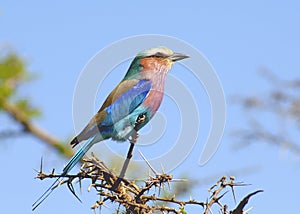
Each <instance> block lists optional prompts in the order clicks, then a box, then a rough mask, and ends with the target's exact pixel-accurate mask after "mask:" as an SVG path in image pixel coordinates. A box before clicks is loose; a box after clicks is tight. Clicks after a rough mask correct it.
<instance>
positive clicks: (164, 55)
mask: <svg viewBox="0 0 300 214" xmlns="http://www.w3.org/2000/svg"><path fill="white" fill-rule="evenodd" d="M152 56H154V57H161V58H165V57H167V55H166V54H163V53H161V52H157V53H155V54H153V55H152Z"/></svg>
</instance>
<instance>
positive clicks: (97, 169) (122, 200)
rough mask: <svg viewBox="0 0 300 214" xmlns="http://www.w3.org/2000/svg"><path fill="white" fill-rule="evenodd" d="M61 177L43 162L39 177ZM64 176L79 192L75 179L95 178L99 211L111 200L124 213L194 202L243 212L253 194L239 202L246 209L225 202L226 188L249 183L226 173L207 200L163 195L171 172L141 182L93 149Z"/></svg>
mask: <svg viewBox="0 0 300 214" xmlns="http://www.w3.org/2000/svg"><path fill="white" fill-rule="evenodd" d="M57 177H60V174H54V171H52V173H50V174H45V173H43V172H42V166H41V169H40V171H39V174H38V176H37V178H39V179H41V180H43V179H45V178H57ZM64 178H65V179H64V180H63V181H62V182H60V184H59V185H61V184H64V183H67V185H68V188H69V189H70V191H71V192H72V193H73V194H75V190H74V188H73V181H74V180H75V179H78V180H79V183H80V186H81V181H82V180H83V179H90V180H91V184H90V185H89V187H88V191H90V190H91V189H92V188H94V189H95V190H96V191H97V193H98V194H99V196H100V197H99V200H97V201H96V202H95V204H94V205H92V206H91V208H92V209H93V210H95V211H96V209H98V208H101V207H102V206H106V205H107V204H108V203H109V202H111V203H114V204H117V205H118V206H119V209H118V210H117V213H124V210H125V213H133V214H140V213H154V212H157V211H159V212H165V213H176V214H179V213H186V211H185V208H186V206H187V205H194V206H200V207H202V208H204V214H208V213H212V207H213V206H214V205H218V206H220V210H221V212H222V213H223V214H229V213H234V214H238V213H241V214H242V212H243V208H244V206H245V205H246V203H247V202H246V203H245V201H248V200H249V198H250V197H251V196H252V195H250V196H247V197H248V198H247V199H244V200H242V201H241V202H240V204H239V205H238V206H237V208H239V210H241V211H242V212H237V208H236V209H234V210H232V211H229V210H228V206H227V205H226V204H222V202H221V199H222V198H223V196H224V195H225V194H226V193H227V192H225V193H224V191H223V190H226V189H228V188H230V189H231V191H232V193H233V195H234V187H237V186H245V185H247V184H243V183H239V182H234V177H230V178H229V180H228V179H227V177H226V176H223V177H222V178H221V179H219V180H218V181H217V182H216V184H215V185H213V186H212V187H211V188H210V189H209V193H210V197H209V198H208V199H207V200H206V202H202V201H197V200H195V199H192V198H191V199H189V200H178V199H176V197H175V196H172V197H162V196H160V190H161V188H165V186H169V185H170V183H171V182H173V181H176V179H173V176H172V175H171V174H166V173H164V172H163V173H158V172H156V171H155V174H154V175H153V176H151V175H149V176H148V178H147V179H146V180H144V182H143V183H142V184H138V183H136V181H135V180H129V179H127V178H125V177H122V178H121V177H119V176H117V175H116V174H115V173H114V172H113V171H112V170H110V169H109V168H108V167H107V166H106V165H105V163H104V162H103V161H101V160H99V159H98V158H97V157H95V156H94V154H93V153H92V156H91V157H90V158H87V159H84V161H83V165H82V167H81V169H80V171H79V173H78V174H76V175H66V176H64ZM118 180H119V181H120V182H119V185H117V187H116V185H115V183H116V182H117V181H118ZM59 185H58V186H59ZM55 188H56V187H55ZM157 190H158V191H157ZM255 194H256V193H255ZM75 195H76V194H75ZM234 197H235V196H234ZM159 202H161V203H159ZM122 210H123V211H122Z"/></svg>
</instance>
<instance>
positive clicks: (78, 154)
mask: <svg viewBox="0 0 300 214" xmlns="http://www.w3.org/2000/svg"><path fill="white" fill-rule="evenodd" d="M99 141H100V140H99V139H97V140H96V136H94V137H92V138H90V139H89V140H88V141H86V142H85V143H84V144H83V146H82V147H81V148H80V149H79V150H78V151H77V152H76V153H75V154H74V155H73V157H72V158H71V159H70V160H69V161H68V163H67V165H66V166H65V167H64V169H63V172H62V173H61V175H60V177H58V178H57V179H56V180H55V181H54V183H53V184H52V185H51V186H50V187H49V188H48V189H47V190H46V191H45V192H44V193H43V194H42V195H41V196H40V197H39V198H38V199H37V200H36V201H35V202H34V203H33V204H32V211H34V210H35V209H36V208H37V207H38V206H39V205H40V204H41V203H42V202H43V201H44V200H45V199H46V198H48V196H49V195H50V194H51V193H52V191H53V190H54V189H55V186H56V185H57V184H58V183H59V182H60V178H61V177H63V176H65V175H66V174H67V173H68V172H69V171H71V169H73V167H74V166H75V165H76V164H77V163H78V162H79V161H80V159H81V158H82V157H83V156H84V154H85V153H86V152H87V151H88V150H89V149H90V148H91V147H92V146H93V145H94V144H95V143H96V142H99Z"/></svg>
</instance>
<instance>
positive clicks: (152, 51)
mask: <svg viewBox="0 0 300 214" xmlns="http://www.w3.org/2000/svg"><path fill="white" fill-rule="evenodd" d="M156 53H162V54H163V55H167V56H170V55H172V54H173V51H171V50H170V49H169V48H166V47H155V48H149V49H147V50H144V51H141V52H139V53H138V56H142V57H146V56H152V55H154V54H156Z"/></svg>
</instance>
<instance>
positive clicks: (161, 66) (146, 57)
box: [126, 47, 189, 77]
mask: <svg viewBox="0 0 300 214" xmlns="http://www.w3.org/2000/svg"><path fill="white" fill-rule="evenodd" d="M188 57H189V56H187V55H185V54H181V53H174V52H173V51H172V50H170V49H169V48H166V47H155V48H150V49H147V50H144V51H141V52H139V53H138V54H137V55H136V57H135V58H134V60H133V61H132V63H131V65H130V68H129V70H128V72H127V74H126V76H127V77H129V76H132V75H136V74H137V72H143V71H146V72H164V73H165V72H168V71H169V70H170V69H171V67H172V65H173V64H174V62H176V61H179V60H182V59H185V58H188Z"/></svg>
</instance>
